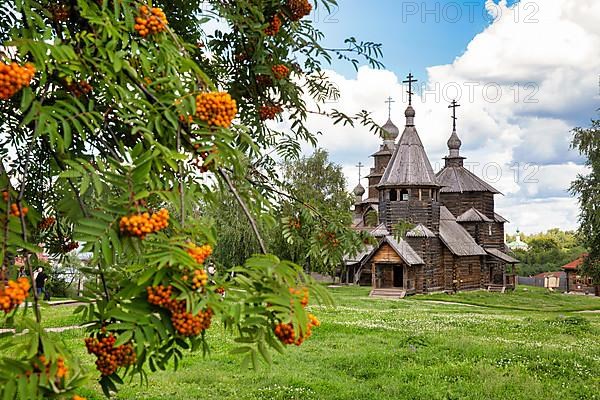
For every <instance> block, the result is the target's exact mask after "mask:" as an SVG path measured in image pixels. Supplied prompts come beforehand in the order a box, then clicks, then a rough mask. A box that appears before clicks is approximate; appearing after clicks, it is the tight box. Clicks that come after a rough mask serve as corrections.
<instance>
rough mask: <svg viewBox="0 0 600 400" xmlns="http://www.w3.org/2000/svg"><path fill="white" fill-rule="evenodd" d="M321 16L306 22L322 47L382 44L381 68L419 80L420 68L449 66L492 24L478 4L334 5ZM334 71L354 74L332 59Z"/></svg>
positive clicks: (382, 0)
mask: <svg viewBox="0 0 600 400" xmlns="http://www.w3.org/2000/svg"><path fill="white" fill-rule="evenodd" d="M511 3H514V0H512V1H511ZM509 4H510V3H509ZM324 14H325V11H324V10H322V11H321V12H315V13H313V15H312V18H313V20H314V21H315V22H316V23H317V27H318V28H319V29H321V30H322V31H323V32H324V33H325V36H326V40H325V44H326V45H327V46H331V47H334V46H339V44H340V43H343V41H344V39H346V38H348V37H351V36H353V37H356V38H357V39H359V40H364V41H371V42H376V43H382V44H383V51H384V58H383V62H384V64H385V67H386V69H389V70H392V71H412V72H413V74H414V75H416V76H417V78H418V79H419V80H420V81H423V79H425V77H426V72H425V68H426V67H428V66H431V65H439V64H447V63H451V62H452V61H453V60H454V59H455V58H456V57H457V56H459V55H461V54H462V53H463V52H464V50H465V48H466V46H467V44H468V43H469V42H470V41H471V40H472V39H473V37H474V36H475V35H476V34H478V33H480V32H481V31H483V29H484V28H485V27H486V26H488V25H489V24H490V22H491V21H492V18H491V17H490V16H489V15H488V14H487V11H486V10H485V7H484V1H482V0H471V1H464V0H463V1H456V0H440V1H432V0H428V1H414V2H413V1H399V0H374V1H370V2H365V1H359V0H338V7H336V8H335V10H334V11H333V13H332V15H331V16H326V15H324ZM334 69H335V70H336V71H337V72H339V73H341V74H343V75H344V76H346V77H352V76H354V75H355V70H354V68H353V66H352V65H349V64H348V63H346V62H343V61H337V60H336V62H335V64H334Z"/></svg>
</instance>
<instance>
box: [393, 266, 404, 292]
mask: <svg viewBox="0 0 600 400" xmlns="http://www.w3.org/2000/svg"><path fill="white" fill-rule="evenodd" d="M394 287H404V266H402V265H394Z"/></svg>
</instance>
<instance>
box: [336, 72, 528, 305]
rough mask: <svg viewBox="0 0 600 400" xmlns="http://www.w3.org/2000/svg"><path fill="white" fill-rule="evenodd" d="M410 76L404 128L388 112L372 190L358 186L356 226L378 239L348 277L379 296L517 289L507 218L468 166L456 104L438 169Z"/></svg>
mask: <svg viewBox="0 0 600 400" xmlns="http://www.w3.org/2000/svg"><path fill="white" fill-rule="evenodd" d="M406 82H408V84H409V105H408V107H407V109H406V111H405V117H406V126H405V127H404V132H403V133H402V135H401V136H400V139H399V140H397V138H398V135H399V133H400V131H399V129H398V128H397V127H396V126H395V125H394V124H393V122H392V121H391V118H390V119H388V121H387V123H386V124H385V125H384V126H383V128H384V130H385V135H384V136H383V143H382V144H381V145H380V148H379V150H378V151H377V152H376V153H375V154H373V155H372V157H373V158H374V165H373V167H372V168H371V170H370V173H369V175H368V176H367V178H368V180H369V187H368V192H367V191H366V190H365V189H364V188H363V187H362V186H361V185H360V183H359V185H358V186H357V187H356V188H355V189H354V195H355V196H356V201H355V209H354V226H355V228H356V229H361V230H369V231H370V232H371V233H372V234H373V235H374V236H375V237H376V238H377V239H378V244H377V245H376V246H370V247H369V248H367V250H366V251H365V252H363V253H362V254H359V255H358V256H357V257H354V258H355V259H353V260H347V261H346V266H347V271H349V273H348V278H349V279H348V280H350V281H352V280H354V281H359V282H360V283H362V284H370V285H372V287H373V291H372V294H380V295H381V294H391V295H404V294H415V293H428V292H436V291H459V290H473V289H480V288H484V289H485V288H487V289H490V290H500V291H504V290H506V289H509V288H513V287H514V275H513V274H512V273H511V271H512V270H513V269H514V268H513V266H514V264H516V263H518V260H516V259H514V258H513V257H511V256H509V255H508V254H506V252H507V249H506V247H505V244H504V224H505V223H506V222H508V221H507V220H506V219H504V218H503V217H502V216H500V215H498V214H497V213H496V212H495V211H494V195H496V194H499V193H500V192H498V191H497V190H496V189H494V188H493V187H492V186H490V185H489V184H488V183H486V182H485V181H483V180H482V179H481V178H479V177H477V176H476V175H475V174H473V173H472V172H471V171H469V170H468V169H466V168H465V167H464V165H463V161H464V160H465V157H463V156H461V154H460V147H461V144H462V143H461V141H460V139H459V138H458V135H457V132H456V107H458V105H457V104H456V102H453V103H452V105H451V106H450V107H449V108H452V109H453V121H454V123H453V130H452V134H451V136H450V139H449V140H448V149H449V153H448V155H447V156H446V157H445V158H444V160H445V166H444V168H443V169H442V170H441V171H439V172H438V173H437V174H436V173H434V171H433V168H432V167H431V163H430V162H429V159H428V157H427V153H426V152H425V149H424V147H423V144H422V142H421V139H420V138H419V134H418V133H417V129H416V126H415V110H414V108H413V107H412V101H411V100H412V98H411V96H412V93H411V89H410V87H411V85H412V83H413V82H415V81H414V80H413V79H412V75H409V79H408V81H405V83H406ZM390 101H391V99H390ZM365 192H367V198H366V199H364V194H365ZM402 227H404V228H405V229H402ZM398 228H400V229H398Z"/></svg>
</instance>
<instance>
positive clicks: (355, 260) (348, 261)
mask: <svg viewBox="0 0 600 400" xmlns="http://www.w3.org/2000/svg"><path fill="white" fill-rule="evenodd" d="M373 247H374V246H371V245H367V246H366V247H365V248H364V250H363V251H361V252H360V253H358V254H357V255H356V256H354V257H348V256H346V257H344V261H345V262H346V264H348V265H352V264H360V263H362V262H363V261H364V259H365V258H367V256H369V254H371V252H372V251H373Z"/></svg>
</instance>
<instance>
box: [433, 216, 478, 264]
mask: <svg viewBox="0 0 600 400" xmlns="http://www.w3.org/2000/svg"><path fill="white" fill-rule="evenodd" d="M440 239H442V242H443V243H444V244H445V245H446V247H448V250H450V251H451V252H452V254H454V255H456V256H485V255H487V253H486V251H485V250H484V249H483V248H482V247H481V246H479V245H478V244H477V243H476V242H475V239H473V237H472V236H471V235H469V232H467V231H466V229H465V228H463V227H462V226H460V224H459V223H458V222H456V218H454V215H452V213H451V212H450V211H449V210H448V209H447V208H446V207H444V206H441V207H440Z"/></svg>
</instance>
